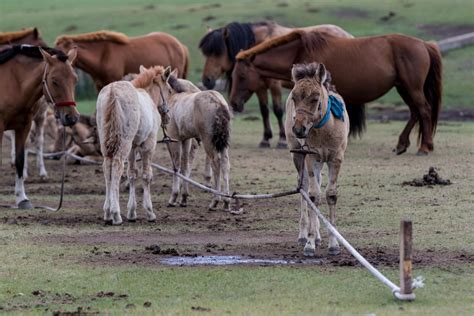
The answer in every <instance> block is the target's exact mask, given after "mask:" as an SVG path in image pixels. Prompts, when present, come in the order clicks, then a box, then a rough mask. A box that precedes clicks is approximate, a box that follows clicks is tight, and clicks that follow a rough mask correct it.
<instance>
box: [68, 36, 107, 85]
mask: <svg viewBox="0 0 474 316" xmlns="http://www.w3.org/2000/svg"><path fill="white" fill-rule="evenodd" d="M101 44H102V45H101ZM106 45H107V44H106V43H101V42H96V43H80V45H78V52H77V58H76V61H75V64H74V66H75V67H77V68H79V69H81V70H83V71H84V72H86V73H88V74H89V75H90V76H91V77H92V78H93V79H94V80H95V81H96V80H97V79H102V78H104V77H105V76H106V75H107V73H106V70H105V69H107V67H106V65H104V63H105V62H106V61H104V63H103V62H102V58H101V57H102V56H103V54H104V50H105V49H106Z"/></svg>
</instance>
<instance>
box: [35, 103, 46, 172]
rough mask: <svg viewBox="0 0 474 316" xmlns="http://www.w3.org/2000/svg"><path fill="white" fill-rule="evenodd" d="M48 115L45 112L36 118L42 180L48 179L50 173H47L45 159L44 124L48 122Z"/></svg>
mask: <svg viewBox="0 0 474 316" xmlns="http://www.w3.org/2000/svg"><path fill="white" fill-rule="evenodd" d="M46 113H47V112H46V111H43V113H38V115H37V117H36V118H35V129H36V133H35V134H36V135H35V148H36V165H37V166H38V168H39V175H40V179H41V180H44V179H46V178H48V173H47V172H46V168H45V166H44V158H43V146H44V123H45V121H46Z"/></svg>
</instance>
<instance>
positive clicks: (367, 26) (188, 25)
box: [0, 0, 474, 108]
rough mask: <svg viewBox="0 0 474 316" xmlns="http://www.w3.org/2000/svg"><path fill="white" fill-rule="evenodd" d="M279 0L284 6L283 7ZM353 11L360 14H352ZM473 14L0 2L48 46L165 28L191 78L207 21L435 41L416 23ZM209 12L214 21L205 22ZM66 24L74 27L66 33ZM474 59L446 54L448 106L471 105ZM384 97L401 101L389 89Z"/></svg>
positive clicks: (165, 2)
mask: <svg viewBox="0 0 474 316" xmlns="http://www.w3.org/2000/svg"><path fill="white" fill-rule="evenodd" d="M215 3H218V4H220V6H219V7H215V6H214V7H211V8H205V6H206V5H209V4H215ZM282 3H286V4H287V6H282V5H281V4H282ZM150 5H153V6H152V7H150ZM315 10H316V11H315ZM341 10H352V11H353V12H354V10H355V16H338V15H337V12H341ZM390 11H392V12H395V13H396V15H395V17H394V18H393V19H391V20H390V21H388V22H382V21H381V20H380V18H381V17H383V16H385V15H387V14H388V12H390ZM357 12H360V14H362V15H361V16H357ZM473 12H474V3H473V2H472V1H470V0H458V1H450V2H446V1H443V0H435V1H432V0H422V1H408V0H403V1H387V0H384V1H374V0H361V1H357V2H354V1H350V0H341V1H337V2H334V1H318V2H315V3H311V2H309V1H305V0H298V1H297V0H282V1H280V0H273V1H272V0H262V1H251V0H244V1H230V0H229V1H217V0H208V1H206V0H201V1H191V0H180V1H176V0H162V1H150V0H134V1H128V0H108V1H106V0H100V1H97V0H83V1H75V0H43V1H32V0H29V1H27V0H3V1H1V3H0V30H2V31H7V30H16V29H19V28H21V27H26V26H32V25H35V26H38V27H39V28H40V29H41V31H42V32H43V35H44V38H45V39H46V40H47V41H48V43H50V44H51V45H52V44H53V41H54V39H55V38H56V36H58V35H60V34H64V33H84V32H91V31H96V30H99V29H112V30H116V31H121V32H124V33H126V34H128V35H130V36H134V35H140V34H145V33H148V32H151V31H164V32H169V33H171V34H173V35H175V36H176V37H177V38H178V39H180V40H181V41H182V42H183V43H184V44H186V45H187V46H188V47H189V49H190V54H191V72H190V78H191V79H192V80H193V81H198V80H199V77H200V74H201V71H202V67H203V60H204V59H203V57H202V55H201V53H200V52H199V50H198V47H197V46H198V42H199V40H200V39H201V38H202V36H203V35H204V34H205V31H206V28H207V26H210V27H214V28H215V27H221V26H223V25H225V24H226V23H228V22H230V21H234V20H237V21H241V22H247V21H259V20H262V19H266V18H269V19H273V20H275V21H277V22H279V23H281V24H284V25H288V26H295V27H297V26H307V25H314V24H323V23H332V24H337V25H340V26H341V27H343V28H345V29H346V30H348V31H349V32H351V33H353V34H354V35H356V36H364V35H376V34H387V33H395V32H401V33H405V34H409V35H413V36H417V37H420V38H422V39H425V40H432V39H439V38H436V37H435V36H433V35H430V34H428V33H426V32H425V31H424V30H423V29H422V28H421V27H420V26H421V25H425V24H436V25H440V26H444V25H471V26H472V25H473V22H472V21H473V18H474V14H473ZM206 18H208V19H211V20H208V21H206ZM212 18H213V19H212ZM70 29H73V30H72V31H68V30H70ZM472 57H473V49H472V48H466V49H462V50H460V51H458V52H452V53H449V54H448V55H447V56H446V57H445V58H444V62H445V72H444V73H445V80H444V83H445V98H444V101H445V102H444V104H445V106H446V107H451V108H455V107H456V108H470V107H472V106H473V104H472V100H473V98H474V91H473V89H471V88H470V83H471V82H472V81H473V80H474V75H473V73H474V71H473V70H474V68H473V64H472V60H473V58H472ZM381 101H382V102H385V103H387V102H388V103H401V99H400V98H399V96H398V95H397V94H396V93H394V92H392V93H390V94H389V95H387V96H386V97H384V98H382V99H381Z"/></svg>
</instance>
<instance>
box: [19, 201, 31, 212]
mask: <svg viewBox="0 0 474 316" xmlns="http://www.w3.org/2000/svg"><path fill="white" fill-rule="evenodd" d="M18 208H19V209H22V210H30V209H32V208H33V204H31V202H30V201H29V200H23V201H21V202H20V203H18Z"/></svg>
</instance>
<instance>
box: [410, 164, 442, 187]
mask: <svg viewBox="0 0 474 316" xmlns="http://www.w3.org/2000/svg"><path fill="white" fill-rule="evenodd" d="M450 184H451V180H449V179H448V180H445V179H443V178H441V176H440V175H439V174H438V170H437V169H436V168H435V167H430V169H429V170H428V173H427V174H425V175H423V178H421V179H413V180H411V181H405V182H403V183H402V185H410V186H413V187H423V186H433V185H450Z"/></svg>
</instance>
